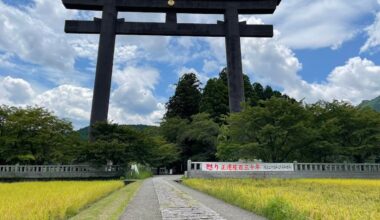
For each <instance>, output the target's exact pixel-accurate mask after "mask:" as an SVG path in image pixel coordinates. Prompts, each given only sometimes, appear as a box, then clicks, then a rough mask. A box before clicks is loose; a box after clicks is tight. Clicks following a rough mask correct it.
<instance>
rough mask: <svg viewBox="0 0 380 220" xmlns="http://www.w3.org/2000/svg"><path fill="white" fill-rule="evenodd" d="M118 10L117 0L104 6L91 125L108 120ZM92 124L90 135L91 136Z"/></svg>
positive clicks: (110, 0)
mask: <svg viewBox="0 0 380 220" xmlns="http://www.w3.org/2000/svg"><path fill="white" fill-rule="evenodd" d="M117 14H118V12H117V10H116V6H115V0H108V1H106V2H105V4H104V7H103V13H102V19H101V25H100V27H101V28H100V29H101V30H100V39H99V50H98V62H97V64H96V75H95V85H94V96H93V100H92V109H91V121H90V125H91V126H92V125H94V124H95V123H96V122H100V121H107V117H108V108H109V100H110V93H111V82H112V67H113V59H114V53H115V40H116V23H117ZM91 126H90V137H91Z"/></svg>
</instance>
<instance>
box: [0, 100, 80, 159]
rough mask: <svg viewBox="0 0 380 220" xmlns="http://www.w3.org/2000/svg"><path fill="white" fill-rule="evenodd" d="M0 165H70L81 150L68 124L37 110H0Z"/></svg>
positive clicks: (78, 141)
mask: <svg viewBox="0 0 380 220" xmlns="http://www.w3.org/2000/svg"><path fill="white" fill-rule="evenodd" d="M0 115H1V116H0V131H1V133H0V163H6V164H16V163H21V164H60V163H72V162H74V160H75V159H76V157H77V156H78V154H79V152H80V151H81V148H82V146H83V145H82V143H81V142H80V138H79V135H78V134H77V133H76V132H74V131H73V127H72V125H71V123H70V122H68V121H65V120H61V119H59V118H57V117H56V116H54V115H53V114H52V113H51V112H48V111H47V110H45V109H43V108H39V107H27V108H16V107H6V106H2V107H1V108H0Z"/></svg>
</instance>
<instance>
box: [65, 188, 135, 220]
mask: <svg viewBox="0 0 380 220" xmlns="http://www.w3.org/2000/svg"><path fill="white" fill-rule="evenodd" d="M141 183H142V182H141V181H137V182H134V183H131V184H129V185H127V186H125V187H123V188H122V189H120V190H118V191H116V192H113V193H112V194H110V195H109V196H107V197H105V198H104V199H101V200H99V201H98V202H96V203H94V204H93V205H91V206H90V207H89V208H87V209H85V210H83V211H82V212H80V213H79V214H78V215H76V216H74V217H73V218H71V219H72V220H93V219H99V220H100V219H102V220H114V219H115V220H116V219H119V217H120V216H121V215H122V214H123V212H124V210H125V208H126V207H127V205H128V203H129V202H130V201H131V199H132V198H133V197H134V195H135V194H136V192H137V190H138V189H139V188H140V186H141Z"/></svg>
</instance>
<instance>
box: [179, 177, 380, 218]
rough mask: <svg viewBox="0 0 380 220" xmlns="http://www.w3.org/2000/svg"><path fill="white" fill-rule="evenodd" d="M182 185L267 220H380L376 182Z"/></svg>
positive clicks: (224, 181)
mask: <svg viewBox="0 0 380 220" xmlns="http://www.w3.org/2000/svg"><path fill="white" fill-rule="evenodd" d="M184 183H185V184H186V185H188V186H190V187H193V188H195V189H198V190H200V191H203V192H206V193H208V194H210V195H213V196H215V197H217V198H220V199H222V200H225V201H227V202H229V203H232V204H235V205H237V206H240V207H242V208H244V209H247V210H250V211H253V212H255V213H257V214H261V215H264V216H266V217H268V218H269V219H276V220H277V219H279V220H284V219H292V220H293V219H318V220H319V219H320V220H322V219H323V220H348V219H358V220H362V219H366V220H367V219H371V220H372V219H373V220H379V219H380V180H343V179H299V180H280V179H272V180H269V179H265V180H252V179H244V180H242V179H240V180H239V179H186V180H184Z"/></svg>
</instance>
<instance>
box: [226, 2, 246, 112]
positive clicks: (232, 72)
mask: <svg viewBox="0 0 380 220" xmlns="http://www.w3.org/2000/svg"><path fill="white" fill-rule="evenodd" d="M224 23H225V27H226V38H225V39H226V52H227V53H226V56H227V75H228V94H229V106H230V112H231V113H233V112H240V111H241V103H242V102H244V101H245V97H244V79H243V65H242V57H241V45H240V27H239V13H238V10H237V9H236V8H229V9H227V10H226V12H225V14H224Z"/></svg>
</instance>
